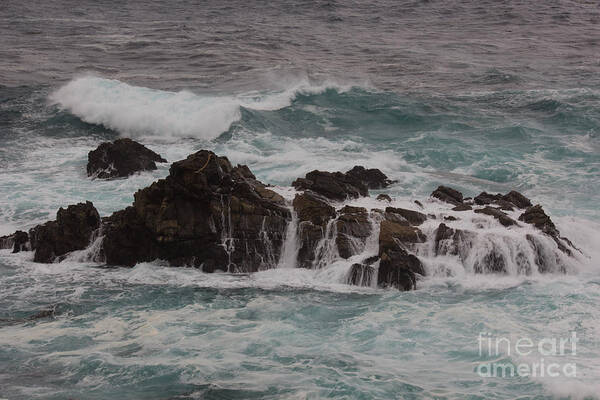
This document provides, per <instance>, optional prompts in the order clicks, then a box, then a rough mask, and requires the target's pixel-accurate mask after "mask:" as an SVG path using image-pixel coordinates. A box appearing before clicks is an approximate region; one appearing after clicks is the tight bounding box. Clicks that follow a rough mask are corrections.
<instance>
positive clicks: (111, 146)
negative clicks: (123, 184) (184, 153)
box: [87, 139, 167, 179]
mask: <svg viewBox="0 0 600 400" xmlns="http://www.w3.org/2000/svg"><path fill="white" fill-rule="evenodd" d="M157 162H167V160H165V159H164V158H162V157H161V156H160V155H159V154H157V153H155V152H153V151H152V150H150V149H148V148H147V147H145V146H144V145H142V144H140V143H138V142H135V141H133V140H131V139H117V140H115V141H114V142H112V143H110V142H105V143H102V144H101V145H100V146H98V148H97V149H96V150H93V151H90V152H89V154H88V164H87V174H88V176H93V177H96V178H100V179H110V178H120V177H126V176H129V175H132V174H134V173H135V172H139V171H149V170H155V169H156V163H157Z"/></svg>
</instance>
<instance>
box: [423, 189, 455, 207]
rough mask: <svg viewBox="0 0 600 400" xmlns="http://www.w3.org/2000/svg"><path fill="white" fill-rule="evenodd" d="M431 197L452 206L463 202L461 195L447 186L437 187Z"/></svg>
mask: <svg viewBox="0 0 600 400" xmlns="http://www.w3.org/2000/svg"><path fill="white" fill-rule="evenodd" d="M431 196H432V197H435V198H436V199H439V200H441V201H443V202H446V203H450V204H454V205H455V206H457V205H459V204H461V203H462V202H463V195H462V193H461V192H459V191H458V190H455V189H452V188H449V187H447V186H438V188H437V189H436V190H434V191H433V193H431Z"/></svg>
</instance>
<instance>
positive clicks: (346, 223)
mask: <svg viewBox="0 0 600 400" xmlns="http://www.w3.org/2000/svg"><path fill="white" fill-rule="evenodd" d="M339 214H340V215H339V217H338V218H337V220H336V225H337V226H336V228H337V237H336V246H337V249H338V254H339V255H340V257H342V258H350V257H352V256H353V255H355V254H358V253H360V252H362V251H363V250H364V247H365V244H366V241H367V239H368V238H369V236H370V235H371V231H372V228H371V222H370V219H369V213H368V212H367V210H366V208H363V207H351V206H345V207H344V208H342V209H341V210H340V211H339Z"/></svg>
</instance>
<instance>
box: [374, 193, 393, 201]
mask: <svg viewBox="0 0 600 400" xmlns="http://www.w3.org/2000/svg"><path fill="white" fill-rule="evenodd" d="M377 201H387V202H388V203H391V202H392V198H391V197H390V196H389V195H387V194H385V193H381V194H378V195H377Z"/></svg>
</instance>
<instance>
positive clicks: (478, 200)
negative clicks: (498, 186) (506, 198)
mask: <svg viewBox="0 0 600 400" xmlns="http://www.w3.org/2000/svg"><path fill="white" fill-rule="evenodd" d="M497 200H502V195H501V194H500V193H498V194H490V193H487V192H481V193H479V195H477V196H475V198H474V199H473V201H474V202H475V204H477V205H480V206H485V205H488V204H492V203H494V202H495V201H497Z"/></svg>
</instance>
